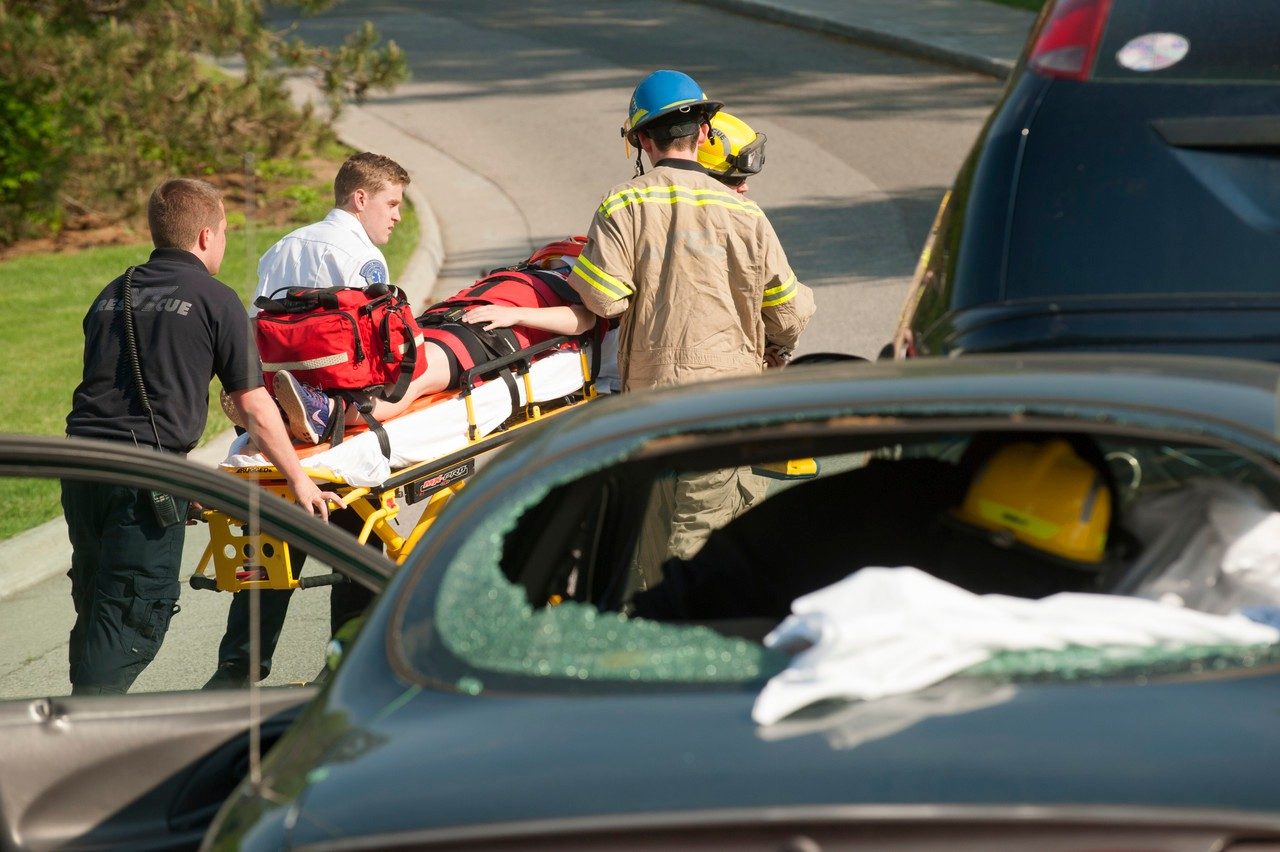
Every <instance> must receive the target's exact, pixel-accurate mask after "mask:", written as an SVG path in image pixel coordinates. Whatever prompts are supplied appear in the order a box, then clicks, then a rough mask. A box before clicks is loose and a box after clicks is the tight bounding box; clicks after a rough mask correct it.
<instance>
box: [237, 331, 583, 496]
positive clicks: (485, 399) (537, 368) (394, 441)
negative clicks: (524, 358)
mask: <svg viewBox="0 0 1280 852" xmlns="http://www.w3.org/2000/svg"><path fill="white" fill-rule="evenodd" d="M529 379H530V384H531V386H532V388H533V400H532V401H533V402H549V401H551V400H554V399H559V398H560V397H564V396H568V395H569V394H572V393H575V392H577V391H579V390H581V389H582V384H583V381H582V360H581V356H580V354H579V353H578V351H577V350H564V351H558V352H553V353H551V354H549V355H545V356H543V357H542V358H539V359H538V360H536V361H534V362H533V365H532V367H531V368H530V370H529ZM515 383H516V388H517V389H518V391H519V395H520V403H521V404H522V405H523V404H524V403H526V402H528V401H529V400H526V399H525V389H524V382H523V381H521V380H520V379H519V377H516V382H515ZM471 402H472V405H473V406H474V408H475V417H476V427H477V433H478V437H483V436H485V435H488V434H489V433H491V432H493V430H495V429H497V428H498V427H499V426H501V425H502V423H503V422H504V421H506V419H507V418H508V417H510V416H511V414H512V413H513V412H514V410H515V409H514V408H513V406H512V404H511V393H510V391H509V389H508V386H507V383H506V382H504V381H503V380H502V379H491V380H489V381H487V382H485V383H484V384H482V385H480V386H479V387H477V388H475V389H473V390H472V392H471ZM382 425H383V428H384V429H386V432H387V439H388V440H389V442H390V444H391V458H390V459H388V458H386V457H385V456H383V455H382V448H381V447H380V446H379V445H378V436H377V435H376V434H374V433H373V432H361V433H360V434H358V435H353V436H351V437H349V438H346V439H345V440H343V442H342V443H341V444H339V445H338V446H336V447H330V448H328V449H325V450H323V451H321V452H318V453H315V454H313V455H310V456H307V457H306V458H304V459H302V466H303V468H304V469H307V470H311V471H317V472H319V473H320V474H321V475H322V476H332V477H336V478H337V479H339V480H341V481H343V482H345V483H347V484H348V485H355V486H364V485H379V484H381V483H383V482H385V481H386V480H387V479H388V478H389V477H390V476H391V472H392V471H393V470H399V469H400V468H405V467H408V466H410V465H413V464H418V463H419V462H424V461H430V460H431V459H436V458H441V457H443V456H446V455H448V454H449V453H452V452H455V451H457V450H460V449H462V448H463V447H465V446H466V445H467V408H466V403H465V402H464V401H463V399H462V397H461V396H455V397H451V398H449V399H444V400H441V401H439V402H436V403H433V404H432V405H429V406H427V407H426V408H422V409H418V410H416V411H410V412H408V413H406V414H402V415H401V416H399V417H396V418H393V419H391V420H388V421H387V422H385V423H383V424H382ZM248 443H249V436H248V435H241V436H240V437H238V438H236V440H235V441H233V442H232V443H231V446H230V448H229V449H228V454H227V458H226V460H225V461H224V462H223V463H222V467H224V468H230V469H233V470H234V469H237V468H253V467H262V466H264V465H269V464H270V462H268V461H267V460H266V459H265V458H264V457H263V456H262V455H261V454H260V453H254V452H246V449H249V450H252V449H253V448H250V447H248Z"/></svg>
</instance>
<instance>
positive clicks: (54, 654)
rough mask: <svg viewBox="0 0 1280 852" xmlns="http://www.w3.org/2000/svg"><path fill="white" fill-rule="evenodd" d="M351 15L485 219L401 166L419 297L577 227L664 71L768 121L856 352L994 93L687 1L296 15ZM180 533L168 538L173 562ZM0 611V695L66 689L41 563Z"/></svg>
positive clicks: (292, 673) (330, 25)
mask: <svg viewBox="0 0 1280 852" xmlns="http://www.w3.org/2000/svg"><path fill="white" fill-rule="evenodd" d="M365 17H372V18H373V19H374V20H375V22H376V23H377V25H378V26H379V28H380V29H381V30H382V32H383V34H384V36H385V37H388V38H394V39H395V40H396V41H397V42H398V43H399V44H400V46H401V47H402V48H404V49H405V51H406V53H407V54H408V57H409V61H410V64H411V66H412V69H413V74H414V79H413V81H411V82H410V83H408V84H406V85H405V86H402V87H401V88H400V89H399V90H397V91H396V92H395V93H393V94H390V95H379V96H376V97H374V98H371V99H370V101H369V102H368V103H367V104H365V110H364V112H363V113H362V114H363V115H364V116H365V117H366V120H368V121H371V122H376V123H377V124H378V127H374V128H369V129H370V130H372V131H374V132H378V131H379V128H382V127H391V128H394V129H395V130H396V131H398V132H403V133H407V134H409V135H411V136H413V137H415V138H416V139H418V140H419V141H420V142H422V143H424V144H426V145H428V146H430V147H431V148H432V149H433V150H434V151H435V152H436V153H437V154H438V155H440V156H443V157H445V158H446V159H447V160H449V161H452V162H453V163H454V164H455V165H457V166H460V167H462V169H463V170H464V171H465V172H467V173H468V174H469V180H470V181H471V184H470V185H472V186H475V187H479V188H480V189H482V190H483V192H484V194H485V195H486V196H495V195H496V196H497V197H499V198H500V200H501V202H502V205H501V206H502V213H501V215H491V216H488V218H485V217H476V216H474V215H468V212H469V210H470V208H469V202H470V200H471V199H469V198H468V192H467V190H466V188H465V187H466V186H467V183H465V182H461V183H460V182H459V181H456V180H453V181H450V182H449V184H448V186H447V187H446V186H444V185H443V184H442V185H439V186H436V185H433V175H432V174H429V173H427V174H424V173H415V174H414V175H413V178H414V181H415V183H416V184H418V186H419V187H420V188H421V189H422V190H423V192H424V194H425V195H426V197H427V198H428V199H429V200H430V202H431V205H432V207H433V209H434V210H435V211H436V213H437V215H438V216H439V217H440V225H441V229H442V231H443V235H444V242H445V246H446V249H447V250H448V251H447V255H446V258H445V265H444V268H443V270H442V273H441V278H440V280H439V282H438V284H437V287H436V293H437V294H438V295H439V294H443V295H447V294H449V293H451V292H453V291H454V290H456V289H457V288H458V287H460V286H462V285H463V284H466V283H469V282H470V281H471V280H472V279H473V278H474V277H475V276H476V275H477V274H478V273H479V272H481V270H482V268H483V267H485V266H487V265H495V261H494V258H495V256H496V257H497V258H498V260H497V262H504V261H505V262H514V261H516V260H518V259H520V258H521V257H522V256H524V255H525V254H527V252H528V251H529V249H530V248H531V247H532V246H535V245H538V244H541V243H542V242H545V241H547V240H550V239H554V238H558V237H562V236H564V235H566V234H570V233H581V232H584V231H585V229H586V227H587V224H588V223H589V221H590V217H591V214H592V211H593V210H594V209H595V207H596V205H597V204H598V203H599V201H600V199H601V197H603V195H604V194H605V192H606V190H607V189H608V188H609V187H610V186H612V185H613V184H615V183H618V182H621V181H623V180H625V179H627V178H628V177H629V176H630V175H631V164H630V162H629V161H628V160H627V159H625V158H624V155H623V146H622V142H621V140H620V138H619V135H618V127H619V125H620V124H621V121H622V118H623V114H624V112H625V108H626V104H627V101H628V99H629V97H630V94H631V89H632V88H633V87H634V85H635V83H636V82H637V81H638V80H639V79H640V78H641V77H642V76H643V75H644V74H646V73H647V72H648V71H650V70H653V69H655V68H679V69H682V70H685V71H687V72H689V73H690V74H692V75H693V76H694V77H695V78H696V79H697V80H698V81H699V82H700V83H701V84H702V85H703V86H704V87H705V89H706V90H707V92H708V93H709V94H711V95H713V96H714V97H717V98H722V99H724V100H725V102H726V103H727V105H728V108H729V109H730V110H731V111H732V112H734V113H736V114H738V115H740V116H741V117H743V118H745V119H746V120H747V121H748V122H750V123H751V124H752V125H753V126H754V127H755V128H756V130H757V131H761V132H764V133H767V134H768V137H769V141H768V163H767V165H766V167H765V171H764V174H763V175H762V176H760V177H759V178H756V179H754V180H752V181H751V197H752V198H754V199H755V200H756V201H757V202H758V203H760V204H761V206H763V207H764V209H765V210H766V212H767V213H768V214H769V217H770V219H771V221H772V222H773V224H774V226H775V228H776V230H777V231H778V233H779V235H780V237H781V239H782V243H783V245H784V246H785V247H786V249H787V252H788V255H789V256H790V259H791V262H792V265H793V267H794V268H795V270H796V272H797V274H798V276H799V277H800V279H801V280H802V281H804V282H805V283H807V284H809V285H810V286H811V287H813V288H814V290H815V292H816V294H817V299H818V314H817V316H816V317H815V319H814V321H813V323H812V325H811V326H810V329H809V332H808V333H807V334H806V336H805V338H804V339H803V341H802V346H801V349H800V351H802V352H804V351H843V352H853V353H857V354H861V355H865V356H869V357H870V356H874V355H875V354H876V352H877V351H878V350H879V348H880V347H881V345H883V344H884V343H885V342H886V341H887V340H888V339H889V336H890V333H891V331H892V327H893V324H894V322H895V320H896V318H897V314H898V311H899V308H900V305H901V302H902V297H903V294H904V291H905V288H906V285H907V283H908V281H909V279H910V275H911V272H912V269H913V268H914V265H915V258H916V254H917V252H918V251H919V247H920V245H921V243H922V242H923V240H924V236H925V233H926V231H927V230H928V227H929V224H930V223H931V221H932V219H933V214H934V211H935V209H936V207H937V204H938V202H939V201H940V200H941V197H942V194H943V192H944V190H945V188H946V187H947V186H948V185H949V183H950V181H951V179H952V177H953V175H954V174H955V171H956V169H957V167H958V166H959V164H960V161H961V159H962V158H963V156H964V153H965V151H966V150H967V148H968V146H969V144H970V142H971V140H972V139H973V137H974V136H975V135H976V134H977V131H978V128H979V126H980V124H981V122H982V120H983V118H984V117H985V115H986V113H987V111H988V110H989V109H990V107H991V105H992V104H993V103H994V101H995V98H996V96H997V94H998V85H997V84H996V83H994V82H992V81H991V80H989V79H986V78H983V77H978V76H976V75H971V74H965V73H957V72H953V71H950V70H948V69H945V68H942V67H938V66H933V65H928V64H925V63H922V62H918V61H915V60H911V59H907V58H903V57H899V56H895V55H892V54H888V53H882V52H878V51H874V50H870V49H865V48H860V47H858V46H855V45H852V44H849V43H847V42H843V41H840V40H836V39H829V38H825V37H822V36H817V35H813V34H810V33H806V32H800V31H796V30H791V29H788V28H786V27H784V26H780V25H775V24H768V23H763V22H759V21H755V20H751V19H746V18H739V17H735V16H732V15H727V14H725V13H722V12H718V11H716V10H714V9H710V8H707V7H703V6H699V5H697V4H694V3H683V2H649V0H636V2H627V3H625V4H624V3H620V2H603V0H585V2H582V1H581V0H575V2H568V0H540V1H539V2H534V3H531V4H513V3H508V2H497V0H471V1H470V2H467V3H454V2H418V3H410V2H361V3H348V4H346V5H344V6H339V7H338V8H337V9H336V10H335V11H333V12H331V13H329V14H328V15H326V16H324V17H321V18H317V19H308V20H305V21H303V22H301V23H300V25H299V29H300V31H301V32H302V33H303V34H304V35H306V36H307V37H309V38H311V39H313V40H316V41H324V40H328V39H337V38H340V37H341V35H342V34H344V33H346V32H348V31H350V29H351V28H352V27H353V25H354V24H356V23H357V22H358V21H359V20H361V19H363V18H365ZM477 192H479V190H477ZM472 212H474V211H472ZM201 535H202V530H201V529H199V528H197V529H195V530H194V531H193V532H192V534H191V536H190V537H189V540H188V545H187V563H188V564H187V565H186V567H185V568H184V571H183V576H184V577H185V576H186V575H187V574H189V573H190V571H191V569H192V568H193V567H194V563H195V560H196V559H197V558H198V555H199V551H200V550H201V549H202V547H203V542H202V540H201ZM309 568H310V566H309ZM327 596H328V591H327V589H313V590H307V591H305V592H303V593H301V594H300V595H299V596H298V597H296V598H295V600H294V601H293V604H292V607H291V612H290V617H289V620H288V623H287V625H286V630H285V634H284V637H283V639H282V641H281V644H280V649H281V650H280V651H279V652H278V653H277V658H276V665H275V670H274V672H273V674H272V677H271V679H270V682H271V683H288V682H290V681H293V680H305V679H309V678H310V677H312V676H313V675H314V674H315V673H316V671H318V670H319V667H320V664H321V662H322V655H323V650H324V645H325V641H326V639H327V621H328V609H327ZM228 601H229V597H228V596H227V595H218V594H214V593H210V592H193V591H190V590H184V593H183V598H182V601H181V603H182V607H183V611H182V613H181V614H180V615H179V616H178V617H177V618H176V619H175V621H174V627H173V629H172V631H171V634H170V637H169V639H168V640H166V644H165V647H164V648H163V649H162V650H161V654H160V657H159V658H158V659H157V661H156V662H155V663H154V664H153V665H152V666H151V668H150V669H148V671H147V672H145V673H144V675H143V676H142V678H140V680H139V681H138V683H137V684H136V686H135V689H137V690H160V689H182V688H193V687H196V686H199V685H200V684H201V683H203V681H204V680H205V679H206V678H207V677H208V674H209V673H210V672H211V671H212V669H213V665H214V662H215V660H216V648H217V641H218V638H219V637H220V635H221V632H222V623H223V619H224V618H225V612H226V606H227V603H228ZM0 611H2V614H0V617H3V619H4V622H5V624H6V625H7V627H8V629H7V630H6V635H7V636H10V637H14V639H13V641H11V643H10V644H9V645H8V646H7V647H4V648H0V697H19V696H33V695H59V694H66V692H67V691H68V689H69V686H68V683H67V680H66V635H67V631H68V630H69V628H70V625H71V621H72V616H71V606H70V600H69V583H68V582H67V581H66V580H65V578H62V577H60V576H59V577H57V578H55V579H53V580H50V581H48V582H46V583H43V584H41V585H39V586H36V587H34V588H32V589H30V590H28V591H27V592H24V593H22V594H21V595H19V596H17V597H15V598H12V599H9V600H6V601H4V602H3V603H0Z"/></svg>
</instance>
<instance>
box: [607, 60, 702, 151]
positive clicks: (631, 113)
mask: <svg viewBox="0 0 1280 852" xmlns="http://www.w3.org/2000/svg"><path fill="white" fill-rule="evenodd" d="M722 106H724V103H722V102H721V101H713V100H711V99H710V98H708V97H707V93H706V92H704V91H702V87H701V86H699V85H698V84H697V83H696V82H694V79H693V78H692V77H690V76H689V75H688V74H685V73H683V72H681V71H654V72H653V73H652V74H650V75H649V76H648V77H645V78H644V79H643V80H641V81H640V84H639V85H638V86H636V90H635V91H634V92H632V93H631V103H630V105H629V106H628V107H627V121H626V123H625V124H623V126H622V135H623V136H625V137H626V138H627V140H628V141H629V142H631V143H632V144H636V138H635V134H636V131H639V130H644V129H645V128H646V127H649V126H650V125H652V124H653V123H654V122H655V121H657V120H658V119H660V118H663V117H665V116H669V115H672V114H673V113H679V114H681V115H687V116H688V117H689V121H688V122H687V123H686V122H679V121H677V122H676V123H675V124H673V125H668V124H667V123H666V122H664V123H663V130H664V131H665V132H664V133H663V136H664V137H666V138H669V139H673V138H679V137H681V136H690V135H692V134H694V133H697V132H698V125H699V124H700V123H702V122H703V121H710V120H711V117H712V116H713V115H715V114H716V113H717V112H719V110H720V108H721V107H722Z"/></svg>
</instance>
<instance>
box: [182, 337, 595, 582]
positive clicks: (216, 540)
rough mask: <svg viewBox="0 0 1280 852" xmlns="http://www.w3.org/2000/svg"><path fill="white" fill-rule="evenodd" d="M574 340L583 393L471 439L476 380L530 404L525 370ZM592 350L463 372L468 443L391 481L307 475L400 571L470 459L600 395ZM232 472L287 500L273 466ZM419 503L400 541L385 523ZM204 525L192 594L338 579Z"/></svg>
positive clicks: (554, 343) (515, 359)
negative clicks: (498, 385)
mask: <svg viewBox="0 0 1280 852" xmlns="http://www.w3.org/2000/svg"><path fill="white" fill-rule="evenodd" d="M572 340H577V341H578V343H579V347H578V352H579V360H580V363H581V366H582V376H583V384H582V388H581V389H580V390H578V391H576V392H574V393H572V394H570V395H569V396H566V397H562V398H560V399H558V400H555V401H553V402H550V403H548V402H541V403H535V402H527V403H526V404H524V405H522V406H517V410H516V411H515V412H513V413H512V416H511V417H510V418H508V420H507V421H506V422H505V423H503V424H502V425H501V426H499V427H498V428H497V429H496V430H494V432H492V433H490V434H489V435H487V436H485V437H483V438H481V437H477V431H478V429H477V426H476V420H475V410H474V407H473V405H472V402H471V392H472V390H473V389H474V388H475V384H476V380H477V379H480V378H482V377H492V376H496V375H497V374H498V373H499V372H501V371H503V370H514V372H515V374H516V377H517V379H518V380H519V381H521V382H522V383H523V386H524V392H525V399H526V400H532V399H533V386H532V382H531V380H530V377H529V369H530V367H531V365H532V363H533V360H534V357H535V356H536V355H539V354H542V353H544V352H548V351H551V350H554V349H557V348H559V347H560V346H561V345H562V344H564V343H566V342H569V341H572ZM596 344H597V341H596V339H595V337H594V336H593V335H592V334H591V333H588V334H585V335H582V336H580V337H577V338H572V337H556V338H553V339H551V340H547V341H545V342H543V343H540V344H537V345H536V346H531V347H529V348H528V349H522V350H520V351H519V352H516V353H514V354H512V355H508V356H506V357H504V358H500V359H497V360H495V361H489V362H486V363H485V364H483V365H480V366H477V367H473V368H472V369H470V370H467V371H466V372H464V373H463V374H462V376H461V379H460V381H459V388H460V390H461V393H462V399H463V402H464V404H465V406H466V411H467V445H466V446H465V447H463V448H462V449H460V450H457V451H455V452H453V453H450V454H449V455H447V456H442V457H440V458H437V459H431V460H428V461H424V462H419V463H417V464H414V465H410V466H409V467H406V468H402V469H401V470H398V471H396V472H394V473H393V475H392V476H391V478H390V479H388V480H386V481H385V482H383V483H382V484H380V485H375V486H354V485H348V484H347V483H345V482H343V481H342V480H340V479H338V478H337V477H334V476H332V475H324V474H322V473H321V472H319V471H311V472H310V474H311V478H312V479H314V480H321V481H323V482H325V483H326V484H327V490H329V491H333V492H334V493H336V494H337V495H338V496H339V497H341V498H342V503H343V505H344V506H345V507H347V508H350V509H353V510H354V511H355V512H356V513H357V514H359V516H360V517H361V519H363V521H364V526H363V528H362V529H361V530H360V533H359V534H358V535H357V537H356V538H357V540H358V541H359V542H360V543H361V544H366V543H367V542H368V541H369V538H370V536H377V537H378V539H379V540H381V541H382V544H383V546H384V547H385V549H386V554H387V556H388V557H389V558H390V559H391V560H392V561H394V562H395V563H396V564H397V565H400V564H402V563H403V562H404V560H405V559H406V558H408V556H409V554H410V553H411V552H412V551H413V549H414V547H415V546H417V544H418V542H420V541H421V540H422V537H423V536H424V535H426V533H427V531H428V530H429V529H430V528H431V526H432V525H433V524H434V523H435V521H436V518H437V517H438V516H439V514H440V512H441V511H442V510H443V509H444V507H445V505H446V504H447V503H448V502H449V500H450V499H452V498H453V496H454V495H455V494H457V493H458V492H460V491H461V490H462V489H463V488H464V487H465V486H466V483H467V479H468V478H469V477H470V476H471V475H472V474H473V473H475V460H476V458H477V457H478V456H480V455H483V454H484V453H487V452H489V451H491V450H495V449H497V448H499V447H501V446H503V445H504V444H507V443H509V442H510V441H512V440H514V439H515V438H516V437H517V436H518V435H519V433H520V430H522V429H524V428H527V427H529V426H532V425H533V424H535V423H539V422H541V421H543V420H546V419H548V418H550V417H555V416H557V415H559V414H562V413H564V412H566V411H569V410H570V409H572V408H576V407H577V406H579V405H582V404H583V403H586V402H590V401H591V400H593V399H595V398H596V396H597V395H598V394H597V393H596V388H595V377H594V376H593V375H592V369H591V364H592V361H590V360H588V352H589V351H593V350H594V355H595V363H599V348H598V346H597V345H596ZM231 473H232V475H234V476H239V477H241V478H244V479H249V480H252V481H255V482H257V483H258V484H259V485H261V486H262V488H264V489H265V490H266V491H267V493H269V494H273V495H276V496H278V497H283V498H285V499H287V500H293V494H292V492H291V490H290V489H289V486H288V484H287V483H286V482H285V479H284V477H283V476H281V475H280V472H279V471H278V470H276V468H275V467H274V466H271V465H262V466H255V467H251V468H249V467H247V468H240V469H238V470H235V471H232V472H231ZM422 500H426V501H427V505H426V507H425V508H424V509H423V512H422V515H421V516H420V517H419V518H418V521H417V523H415V524H414V527H413V529H412V530H410V532H409V534H408V535H401V534H400V531H399V530H397V529H396V527H395V526H393V525H392V524H391V521H392V520H393V519H395V518H396V517H397V516H398V515H399V514H400V506H401V501H405V502H407V503H417V502H421V501H422ZM333 508H336V507H334V506H330V509H333ZM203 519H204V520H205V521H206V522H207V523H208V525H209V544H208V545H207V546H206V547H205V551H204V554H203V555H202V556H201V558H200V563H199V565H197V566H196V570H195V573H194V574H193V575H192V577H191V580H190V583H191V586H192V587H193V588H197V589H216V590H217V591H222V592H241V591H244V590H245V589H253V588H258V589H297V588H307V587H309V586H318V585H327V584H330V583H332V582H334V581H335V580H337V579H338V577H337V575H326V576H323V577H305V578H299V577H297V576H296V574H295V572H294V570H293V560H292V558H291V555H290V552H289V544H288V542H284V541H281V540H280V539H278V538H276V537H275V536H271V535H266V534H264V533H259V532H256V531H254V530H253V529H252V528H251V527H250V526H249V525H248V524H246V523H245V522H244V521H242V520H240V519H237V518H233V517H231V516H230V515H227V514H224V513H223V512H220V511H217V510H213V509H209V510H206V511H205V512H204V513H203ZM211 564H212V566H213V569H214V576H213V577H210V576H209V575H208V568H209V566H210V565H211Z"/></svg>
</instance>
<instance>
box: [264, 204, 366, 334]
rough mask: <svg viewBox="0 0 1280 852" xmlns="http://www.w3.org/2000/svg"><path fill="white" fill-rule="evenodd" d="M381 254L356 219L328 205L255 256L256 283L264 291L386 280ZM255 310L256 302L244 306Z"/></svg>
mask: <svg viewBox="0 0 1280 852" xmlns="http://www.w3.org/2000/svg"><path fill="white" fill-rule="evenodd" d="M389 283H391V276H390V274H389V273H388V271H387V259H386V258H385V257H383V255H382V251H381V250H380V249H379V248H378V247H377V246H375V245H374V244H373V241H372V240H370V239H369V235H368V234H366V233H365V230H364V226H363V225H361V224H360V220H359V219H357V218H356V217H355V216H353V215H352V214H350V213H348V212H347V211H345V210H339V209H338V208H336V207H335V208H334V209H332V210H330V211H329V215H327V216H325V217H324V219H323V220H321V221H319V222H316V223H315V224H312V225H306V226H303V227H301V228H298V229H297V230H296V231H293V232H292V233H289V234H286V235H285V236H283V237H281V238H280V241H279V242H277V243H276V244H275V245H273V246H272V247H271V248H269V249H267V252H266V254H264V255H263V256H262V259H261V260H260V261H258V289H257V291H256V292H255V293H254V294H253V298H254V299H255V300H256V299H257V298H258V297H259V296H270V295H271V294H272V293H274V292H276V291H277V290H282V289H284V288H285V287H337V286H342V287H359V288H364V287H367V286H369V285H370V284H389ZM250 310H251V312H252V313H255V314H256V313H257V312H258V309H257V308H250Z"/></svg>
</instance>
